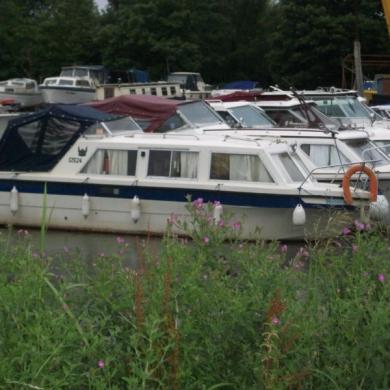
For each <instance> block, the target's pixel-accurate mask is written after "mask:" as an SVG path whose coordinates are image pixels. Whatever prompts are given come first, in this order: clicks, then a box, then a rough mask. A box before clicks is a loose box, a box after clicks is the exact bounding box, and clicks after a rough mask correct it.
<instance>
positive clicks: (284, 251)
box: [280, 244, 288, 253]
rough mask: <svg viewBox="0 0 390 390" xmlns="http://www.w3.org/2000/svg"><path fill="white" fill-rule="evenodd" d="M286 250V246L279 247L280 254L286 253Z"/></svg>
mask: <svg viewBox="0 0 390 390" xmlns="http://www.w3.org/2000/svg"><path fill="white" fill-rule="evenodd" d="M287 250H288V246H287V245H286V244H283V245H281V247H280V251H281V252H282V253H287Z"/></svg>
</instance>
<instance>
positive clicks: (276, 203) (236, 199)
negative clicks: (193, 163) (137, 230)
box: [0, 180, 354, 210]
mask: <svg viewBox="0 0 390 390" xmlns="http://www.w3.org/2000/svg"><path fill="white" fill-rule="evenodd" d="M13 186H15V187H16V188H17V190H18V191H19V192H21V193H31V194H43V192H44V182H42V181H40V182H38V181H37V182H32V181H23V180H0V191H1V192H9V191H11V189H12V187H13ZM47 193H48V194H49V195H64V196H66V195H70V196H83V195H84V194H85V193H86V194H88V196H93V197H103V198H114V199H131V198H133V197H134V196H135V195H136V196H138V197H139V198H140V199H145V200H156V201H170V202H183V203H184V202H186V199H187V197H188V196H189V195H190V196H191V199H192V200H195V199H198V198H202V199H203V200H204V201H205V202H214V201H219V202H221V203H222V204H226V205H235V206H244V207H245V206H247V207H266V208H294V207H295V206H296V205H297V204H299V203H302V204H304V205H305V207H306V208H330V207H331V208H336V209H348V210H351V209H353V208H354V207H351V206H346V205H338V204H336V205H334V204H332V202H329V204H328V205H314V204H305V202H304V201H303V200H302V199H301V197H300V196H297V195H275V194H254V193H248V192H246V193H245V192H232V191H217V190H193V189H189V188H159V187H142V186H123V185H102V184H91V183H62V182H47ZM333 199H334V200H336V199H339V198H333ZM330 200H331V199H330ZM333 203H335V202H333Z"/></svg>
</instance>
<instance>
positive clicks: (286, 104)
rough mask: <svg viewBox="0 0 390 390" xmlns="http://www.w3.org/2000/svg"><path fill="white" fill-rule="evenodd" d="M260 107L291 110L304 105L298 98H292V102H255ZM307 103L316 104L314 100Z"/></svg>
mask: <svg viewBox="0 0 390 390" xmlns="http://www.w3.org/2000/svg"><path fill="white" fill-rule="evenodd" d="M255 103H256V104H257V105H258V106H260V107H263V108H264V107H267V108H275V107H276V108H278V107H281V108H291V107H296V106H300V105H302V103H301V102H300V101H299V100H298V99H297V98H291V99H290V100H258V101H256V102H255ZM306 103H313V104H314V103H315V102H314V101H312V100H306Z"/></svg>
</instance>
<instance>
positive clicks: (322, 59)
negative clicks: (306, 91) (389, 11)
mask: <svg viewBox="0 0 390 390" xmlns="http://www.w3.org/2000/svg"><path fill="white" fill-rule="evenodd" d="M272 11H273V13H274V15H273V20H274V26H275V27H274V30H273V32H272V34H271V37H270V43H271V47H272V49H271V50H270V51H269V53H268V56H267V59H268V63H269V68H270V72H271V73H272V77H273V80H274V82H277V83H279V84H281V85H283V86H285V87H288V86H291V85H294V86H296V87H298V88H313V87H317V86H319V85H340V81H341V80H340V76H341V61H342V59H343V58H344V57H345V56H346V55H347V54H350V53H352V51H353V41H354V39H355V38H356V36H359V37H360V40H361V46H362V53H363V54H385V53H389V52H390V45H389V39H388V37H387V30H386V25H385V22H384V18H383V14H382V12H381V11H382V9H381V4H380V0H356V1H354V0H329V1H326V2H324V1H322V0H280V1H278V2H277V3H276V4H274V6H273V10H272Z"/></svg>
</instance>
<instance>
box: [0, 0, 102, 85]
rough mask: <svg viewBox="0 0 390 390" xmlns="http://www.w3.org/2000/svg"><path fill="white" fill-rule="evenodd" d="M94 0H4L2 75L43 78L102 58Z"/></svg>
mask: <svg viewBox="0 0 390 390" xmlns="http://www.w3.org/2000/svg"><path fill="white" fill-rule="evenodd" d="M98 20H99V13H98V10H97V8H96V5H95V3H94V1H93V0H2V1H1V2H0V40H1V42H2V44H1V50H0V63H1V68H0V77H1V78H7V77H15V76H23V75H24V76H29V77H35V78H42V77H45V76H48V75H55V74H58V73H59V70H60V67H61V66H63V65H69V64H74V63H90V62H95V61H98V60H99V51H98V49H97V45H96V43H95V36H96V30H97V28H98V24H99V23H98Z"/></svg>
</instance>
